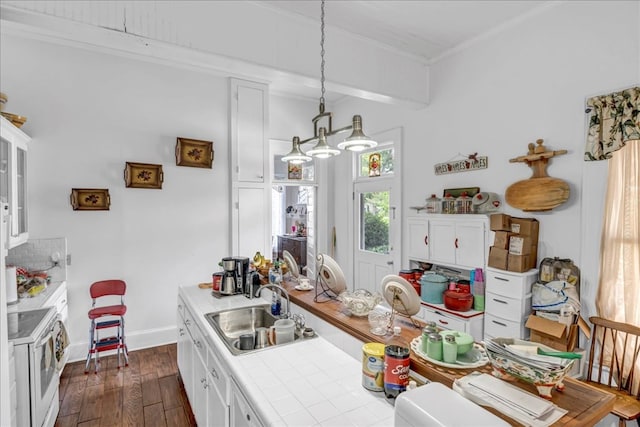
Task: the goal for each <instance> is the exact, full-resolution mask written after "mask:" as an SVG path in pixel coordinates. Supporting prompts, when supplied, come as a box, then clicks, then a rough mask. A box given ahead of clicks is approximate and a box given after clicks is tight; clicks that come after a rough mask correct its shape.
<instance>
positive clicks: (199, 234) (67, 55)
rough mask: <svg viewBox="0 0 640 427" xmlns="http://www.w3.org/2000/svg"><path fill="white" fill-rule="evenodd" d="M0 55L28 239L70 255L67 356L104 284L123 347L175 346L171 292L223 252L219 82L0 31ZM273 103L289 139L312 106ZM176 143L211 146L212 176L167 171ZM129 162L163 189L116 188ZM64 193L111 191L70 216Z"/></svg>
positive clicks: (224, 151) (79, 351) (79, 341)
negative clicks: (157, 175)
mask: <svg viewBox="0 0 640 427" xmlns="http://www.w3.org/2000/svg"><path fill="white" fill-rule="evenodd" d="M0 52H1V57H0V60H1V65H0V66H1V68H0V73H1V75H2V91H3V92H4V93H6V94H7V95H8V97H9V101H8V103H7V105H6V111H9V112H13V113H19V114H22V115H25V116H27V118H28V119H27V123H26V124H25V125H24V126H23V130H24V131H25V132H26V133H28V134H29V135H31V136H32V137H33V142H32V144H31V145H30V147H29V176H28V178H29V185H30V194H29V203H30V214H29V224H30V230H31V237H32V238H44V237H58V236H65V237H66V238H67V241H68V249H69V252H70V253H71V258H72V264H71V266H70V267H69V269H68V272H69V273H68V285H69V308H70V319H69V320H70V325H71V327H70V337H71V341H72V343H73V344H74V346H73V348H72V350H74V353H73V354H72V357H73V358H78V357H80V358H83V357H84V355H85V354H86V346H85V343H86V340H87V339H88V336H87V331H88V327H89V323H88V320H87V316H86V312H87V310H88V309H89V307H90V298H89V291H88V289H89V285H90V284H91V283H92V282H94V281H96V280H101V279H107V278H122V279H124V280H125V281H126V282H127V284H128V291H127V296H126V302H127V305H128V308H129V311H128V313H127V334H128V337H129V339H128V342H129V345H130V347H131V348H137V347H141V346H148V345H156V344H159V343H161V342H167V341H173V340H175V304H176V294H177V288H178V286H179V285H185V284H187V285H191V284H196V283H199V282H206V281H209V280H210V279H211V273H212V272H214V271H218V270H219V267H218V265H217V264H218V262H219V260H220V259H221V258H222V257H224V256H227V255H228V248H229V247H230V242H229V197H230V196H229V189H228V188H229V170H228V139H229V135H228V131H227V124H228V122H229V120H228V113H227V111H228V82H227V80H226V79H224V78H220V77H216V76H213V75H209V74H205V73H199V72H194V71H186V70H182V69H178V68H171V67H166V66H160V65H157V64H151V63H146V62H139V61H136V60H131V59H124V58H121V57H116V56H110V55H105V54H101V53H95V52H89V51H86V50H81V49H76V48H69V47H62V46H57V45H52V44H47V43H43V42H38V41H32V40H25V39H21V38H17V37H14V36H8V35H4V34H3V36H2V49H0ZM272 102H273V103H275V104H276V105H277V106H278V108H277V110H278V111H279V112H286V115H279V114H280V113H276V114H274V117H273V118H272V120H273V121H274V126H273V128H274V130H275V132H276V135H277V136H278V137H283V138H285V137H286V139H290V138H291V136H292V135H293V132H294V130H295V126H293V127H292V128H291V129H288V128H289V125H288V124H289V123H296V124H298V123H302V122H303V121H304V122H306V121H307V120H309V123H310V118H311V117H312V115H313V114H315V109H316V108H317V106H316V105H315V103H313V102H310V101H303V100H287V99H286V98H283V97H276V98H274V99H273V100H272ZM289 103H291V106H289V105H288V104H289ZM281 121H283V123H280V122H281ZM308 128H310V125H308V124H307V123H305V124H304V125H300V131H302V130H305V131H307V130H308ZM287 130H288V131H289V132H291V134H290V135H286V134H287ZM178 136H183V137H189V138H195V139H203V140H209V141H213V142H214V150H215V161H214V164H213V169H201V168H189V167H178V166H176V165H175V155H174V147H175V143H176V137H178ZM127 161H132V162H143V163H153V164H162V166H163V171H164V184H163V188H162V189H161V190H146V189H134V188H125V184H124V180H123V171H124V168H125V162H127ZM71 188H108V189H109V192H110V195H111V209H110V210H109V211H96V212H85V211H73V210H72V208H71V205H70V203H69V195H70V193H71ZM247 255H250V254H247Z"/></svg>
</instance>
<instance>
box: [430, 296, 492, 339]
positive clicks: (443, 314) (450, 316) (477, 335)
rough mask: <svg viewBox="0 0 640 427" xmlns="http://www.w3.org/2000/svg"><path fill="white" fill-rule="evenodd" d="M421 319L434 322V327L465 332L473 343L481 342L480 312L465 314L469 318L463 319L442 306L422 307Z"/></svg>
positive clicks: (462, 316)
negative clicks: (471, 337)
mask: <svg viewBox="0 0 640 427" xmlns="http://www.w3.org/2000/svg"><path fill="white" fill-rule="evenodd" d="M421 312H422V313H421V314H422V317H423V319H424V320H425V321H427V322H435V323H436V326H438V327H440V328H442V329H449V330H452V331H460V332H466V333H467V334H469V335H471V336H473V339H474V340H475V341H482V325H483V322H484V320H483V319H484V315H483V314H482V312H467V313H469V314H470V316H468V317H465V316H464V315H463V313H460V314H455V313H452V312H451V311H449V310H447V309H446V308H445V307H444V304H442V306H441V307H440V304H430V305H425V304H423V305H422V310H421Z"/></svg>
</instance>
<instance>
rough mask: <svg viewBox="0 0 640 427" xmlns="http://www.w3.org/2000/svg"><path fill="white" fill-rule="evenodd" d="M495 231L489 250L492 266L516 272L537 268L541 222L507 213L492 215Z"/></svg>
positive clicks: (493, 229) (492, 226)
mask: <svg viewBox="0 0 640 427" xmlns="http://www.w3.org/2000/svg"><path fill="white" fill-rule="evenodd" d="M490 220H491V226H490V227H491V230H492V231H494V232H495V238H494V241H493V246H491V248H490V250H489V262H488V265H489V266H490V267H495V268H499V269H501V270H509V271H516V272H523V271H528V270H530V269H532V268H536V265H537V262H538V232H539V223H538V221H537V220H536V219H533V218H516V217H512V216H509V215H506V214H493V215H491V217H490Z"/></svg>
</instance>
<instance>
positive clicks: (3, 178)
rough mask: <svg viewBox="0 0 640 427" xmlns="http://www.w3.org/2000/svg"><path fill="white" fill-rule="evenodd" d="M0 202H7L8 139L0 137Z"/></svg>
mask: <svg viewBox="0 0 640 427" xmlns="http://www.w3.org/2000/svg"><path fill="white" fill-rule="evenodd" d="M0 202H1V203H9V141H7V140H6V139H4V138H0Z"/></svg>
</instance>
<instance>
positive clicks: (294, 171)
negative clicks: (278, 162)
mask: <svg viewBox="0 0 640 427" xmlns="http://www.w3.org/2000/svg"><path fill="white" fill-rule="evenodd" d="M287 171H288V173H287V178H289V179H302V165H294V164H293V163H291V162H287Z"/></svg>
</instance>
